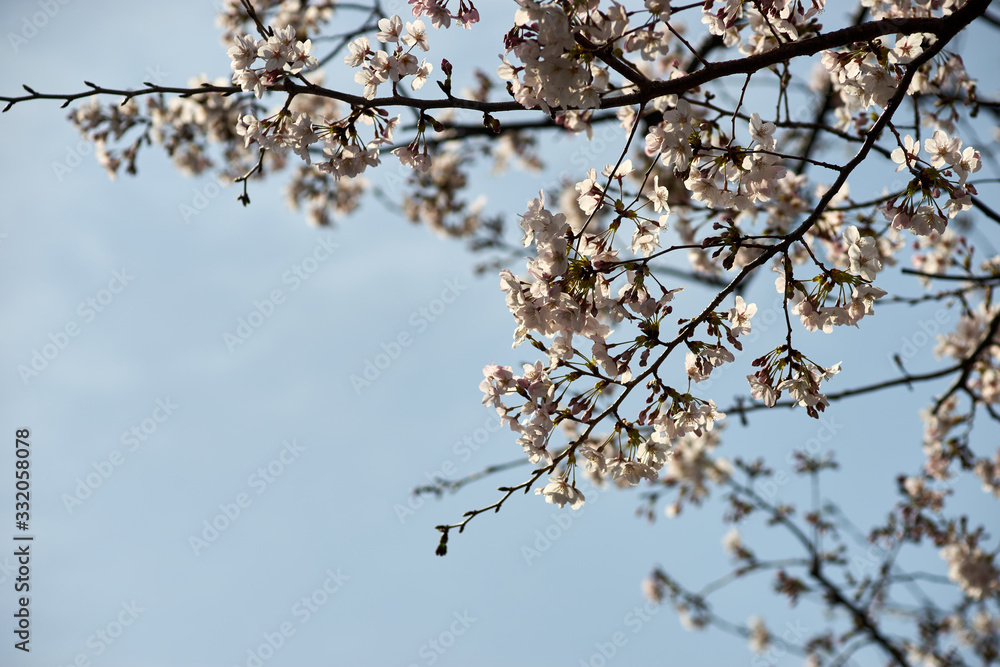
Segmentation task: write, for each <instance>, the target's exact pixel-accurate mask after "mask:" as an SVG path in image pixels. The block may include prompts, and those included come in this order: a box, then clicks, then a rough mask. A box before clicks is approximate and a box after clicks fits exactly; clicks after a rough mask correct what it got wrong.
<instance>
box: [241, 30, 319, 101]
mask: <svg viewBox="0 0 1000 667" xmlns="http://www.w3.org/2000/svg"><path fill="white" fill-rule="evenodd" d="M273 32H274V34H273V35H271V36H270V37H268V38H267V39H261V40H258V39H257V38H256V37H254V36H253V35H236V38H235V41H236V45H235V46H233V47H232V48H231V49H229V52H228V53H229V57H230V58H231V59H232V61H233V62H232V63H230V67H232V69H233V83H234V84H236V85H238V86H239V87H240V88H242V89H243V90H244V91H246V92H253V94H254V96H256V97H258V98H259V97H261V96H262V95H263V94H264V89H265V88H271V87H273V86H275V85H276V84H278V83H280V82H281V81H282V80H284V79H285V78H286V77H288V76H289V75H295V74H298V73H299V72H302V71H305V70H310V69H313V68H314V67H316V66H317V65H318V64H319V62H318V61H317V60H316V58H314V57H312V56H310V55H309V51H311V50H312V41H311V40H308V39H307V40H305V41H304V42H301V41H299V40H298V38H297V36H296V33H295V30H294V29H293V28H292V27H291V26H286V27H284V28H281V29H280V30H275V31H273ZM258 60H262V61H264V62H263V64H262V65H260V66H258V67H254V64H255V63H256V62H257V61H258Z"/></svg>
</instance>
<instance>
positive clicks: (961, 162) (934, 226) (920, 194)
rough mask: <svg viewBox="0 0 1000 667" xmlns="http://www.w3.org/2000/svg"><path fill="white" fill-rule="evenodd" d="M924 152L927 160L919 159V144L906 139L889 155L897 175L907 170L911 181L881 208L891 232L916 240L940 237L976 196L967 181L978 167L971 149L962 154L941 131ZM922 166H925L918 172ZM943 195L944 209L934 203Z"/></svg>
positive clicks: (957, 142) (977, 158)
mask: <svg viewBox="0 0 1000 667" xmlns="http://www.w3.org/2000/svg"><path fill="white" fill-rule="evenodd" d="M924 150H925V151H926V152H927V153H928V154H929V156H930V157H929V160H924V159H922V158H921V157H920V144H919V142H917V141H915V140H914V139H913V137H912V136H910V135H906V137H905V138H904V139H903V143H902V144H901V145H900V146H899V147H898V148H896V149H895V150H894V151H893V152H892V161H893V162H895V163H897V164H898V165H899V166H898V167H897V168H896V171H901V170H903V169H909V170H910V171H911V172H912V173H913V174H914V178H913V180H911V181H910V183H909V184H908V185H907V186H906V188H905V190H904V191H903V192H902V193H901V194H900V195H899V196H898V197H893V198H891V199H889V200H888V201H886V203H885V205H884V206H883V208H882V214H883V215H884V216H885V219H886V220H887V221H889V222H890V223H891V224H892V227H893V229H898V230H903V229H908V230H910V231H911V232H912V233H914V234H916V235H917V236H927V235H929V234H931V233H932V232H937V233H938V234H943V233H944V231H945V226H946V225H947V224H948V220H949V219H951V218H954V217H955V216H956V215H958V214H959V213H961V212H962V211H967V210H969V209H970V208H972V195H975V194H978V193H977V192H976V187H975V186H974V185H972V184H971V183H967V179H968V177H969V174H973V173H975V172H977V171H979V169H980V167H981V162H980V156H979V151H977V150H976V149H975V148H973V147H972V146H966V147H965V149H964V150H963V148H962V140H961V139H959V138H958V137H950V136H948V134H947V133H946V132H945V131H944V130H937V131H935V132H934V135H933V136H931V137H929V138H927V139H925V140H924ZM921 164H923V165H926V166H924V167H922V168H921V167H920V165H921ZM942 193H943V194H947V195H948V200H947V201H946V202H945V203H944V206H943V207H942V206H941V205H939V204H938V202H937V198H938V197H940V196H941V195H942Z"/></svg>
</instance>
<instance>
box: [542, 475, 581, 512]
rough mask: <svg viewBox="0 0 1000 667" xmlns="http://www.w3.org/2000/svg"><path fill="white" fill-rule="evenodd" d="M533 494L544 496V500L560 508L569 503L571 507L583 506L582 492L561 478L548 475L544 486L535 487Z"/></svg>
mask: <svg viewBox="0 0 1000 667" xmlns="http://www.w3.org/2000/svg"><path fill="white" fill-rule="evenodd" d="M535 495H541V496H544V497H545V502H547V503H552V504H554V505H558V506H559V507H560V508H561V507H565V506H566V505H569V506H570V507H571V508H572V509H575V510H577V509H580V508H581V507H583V502H584V500H585V498H584V496H583V493H581V492H580V490H579V489H577V488H576V487H575V486H572V485H571V484H570V483H569V482H567V481H566V480H565V479H563V478H559V477H550V478H549V483H548V484H546V485H545V488H542V489H535Z"/></svg>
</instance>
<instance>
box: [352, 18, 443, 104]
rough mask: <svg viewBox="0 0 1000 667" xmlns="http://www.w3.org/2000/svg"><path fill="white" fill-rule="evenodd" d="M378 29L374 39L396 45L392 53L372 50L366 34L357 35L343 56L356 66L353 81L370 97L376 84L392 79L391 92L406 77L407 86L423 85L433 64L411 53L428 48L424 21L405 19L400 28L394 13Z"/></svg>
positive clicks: (414, 87) (373, 93)
mask: <svg viewBox="0 0 1000 667" xmlns="http://www.w3.org/2000/svg"><path fill="white" fill-rule="evenodd" d="M378 27H379V32H378V33H377V34H376V35H375V38H376V39H377V40H378V41H380V42H382V43H383V44H395V45H396V46H395V48H394V49H393V51H392V52H391V53H387V52H385V51H382V50H378V51H372V49H371V44H370V42H369V41H368V37H367V36H362V37H358V38H357V39H355V40H354V41H353V42H352V43H351V44H349V45H348V48H349V49H350V53H348V54H347V55H346V56H345V57H344V62H345V63H346V64H347V66H348V67H353V68H357V70H358V71H357V72H356V73H355V75H354V80H355V81H356V82H357V83H359V84H361V85H362V86H364V87H365V90H364V96H365V98H367V99H372V98H374V97H375V94H376V93H377V92H378V87H379V85H381V84H383V83H385V82H386V81H391V82H392V86H393V92H395V87H396V84H397V83H399V82H400V81H402V80H403V79H404V78H406V77H408V76H409V77H413V78H412V79H411V80H410V86H411V87H412V88H413V89H414V90H418V89H420V88H421V87H423V85H424V83H426V82H427V77H428V76H430V74H431V71H433V69H434V67H433V65H431V64H430V63H428V62H427V60H426V59H424V60H423V62H421V63H419V64H418V63H417V57H416V56H415V55H413V53H412V51H413V49H414V48H419V49H420V50H421V51H429V50H430V45H429V44H428V42H427V28H426V26H424V22H423V21H414V22H413V23H409V22H407V24H406V30H405V31H404V30H403V21H402V19H400V18H399V17H398V16H396V15H395V14H393V15H392V16H391V17H389V18H385V19H381V20H380V21H379V22H378Z"/></svg>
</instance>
